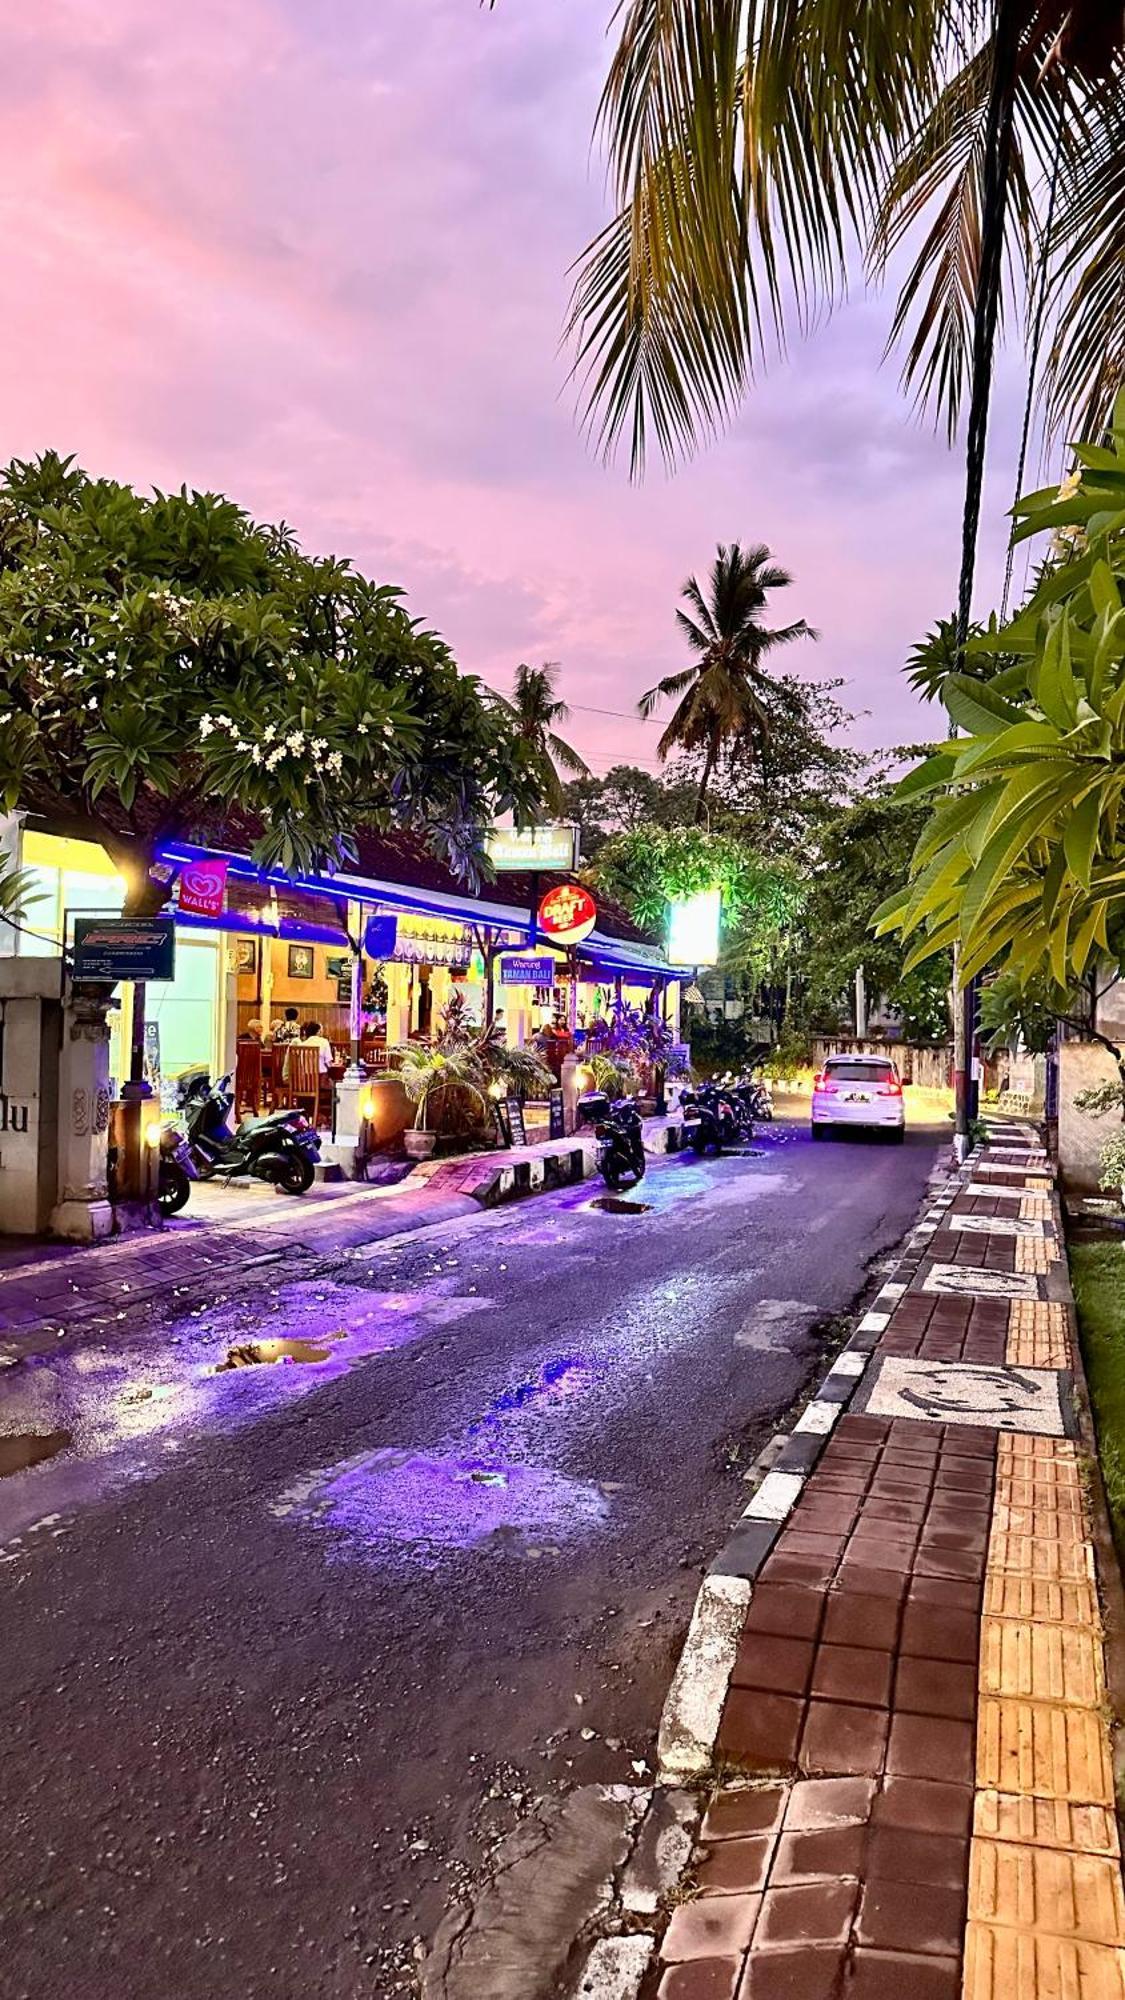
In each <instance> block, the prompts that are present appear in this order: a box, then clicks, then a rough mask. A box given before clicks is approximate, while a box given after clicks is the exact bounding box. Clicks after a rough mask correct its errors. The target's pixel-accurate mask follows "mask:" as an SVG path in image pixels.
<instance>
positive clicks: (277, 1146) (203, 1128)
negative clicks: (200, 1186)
mask: <svg viewBox="0 0 1125 2000" xmlns="http://www.w3.org/2000/svg"><path fill="white" fill-rule="evenodd" d="M230 1081H231V1080H230V1077H229V1076H224V1077H223V1078H222V1079H221V1081H220V1082H219V1083H216V1084H212V1083H211V1082H210V1079H209V1078H208V1077H206V1076H201V1075H197V1076H195V1077H194V1078H192V1079H190V1080H189V1082H188V1089H187V1095H186V1096H185V1098H184V1100H183V1114H184V1120H185V1123H186V1126H187V1138H188V1145H189V1146H190V1148H191V1155H192V1159H193V1160H194V1162H195V1167H196V1171H197V1173H198V1175H199V1178H200V1180H204V1181H207V1180H211V1179H212V1178H213V1177H214V1176H215V1175H217V1174H222V1175H225V1176H226V1178H227V1180H228V1181H229V1180H232V1179H233V1178H234V1176H235V1175H236V1174H238V1175H242V1174H249V1175H250V1177H251V1179H253V1180H259V1181H270V1182H271V1183H272V1184H273V1186H274V1187H278V1188H280V1189H281V1191H282V1193H283V1194H305V1193H306V1192H307V1190H308V1189H309V1188H310V1187H311V1186H312V1184H313V1179H314V1170H315V1166H316V1162H317V1160H318V1159H319V1158H320V1135H319V1133H318V1132H317V1130H316V1127H315V1126H314V1125H312V1124H311V1123H310V1122H309V1120H308V1119H307V1118H306V1116H305V1114H304V1112H303V1111H271V1112H269V1113H267V1115H266V1117H264V1118H244V1119H243V1121H242V1123H241V1125H240V1126H239V1128H238V1130H237V1132H232V1131H231V1128H230V1125H229V1124H228V1122H227V1120H228V1115H229V1113H230V1110H231V1107H232V1105H233V1103H234V1092H233V1090H232V1089H231V1087H230Z"/></svg>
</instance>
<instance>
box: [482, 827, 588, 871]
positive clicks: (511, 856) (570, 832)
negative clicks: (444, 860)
mask: <svg viewBox="0 0 1125 2000" xmlns="http://www.w3.org/2000/svg"><path fill="white" fill-rule="evenodd" d="M485 847H486V849H487V851H488V858H489V860H490V861H491V863H492V866H493V867H494V868H495V870H496V873H497V874H498V875H510V874H517V873H518V874H520V875H535V874H561V875H568V874H569V873H570V871H571V869H573V868H577V866H578V828H577V827H576V826H494V827H493V829H492V832H491V833H490V834H489V835H488V838H487V840H486V842H485Z"/></svg>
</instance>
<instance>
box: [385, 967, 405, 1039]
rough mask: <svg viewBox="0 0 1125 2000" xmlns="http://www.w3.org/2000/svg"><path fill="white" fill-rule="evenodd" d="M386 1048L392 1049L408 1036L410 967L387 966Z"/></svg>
mask: <svg viewBox="0 0 1125 2000" xmlns="http://www.w3.org/2000/svg"><path fill="white" fill-rule="evenodd" d="M383 976H384V978H385V979H386V982H387V1047H388V1048H389V1049H393V1048H395V1047H397V1045H398V1043H399V1042H405V1041H407V1040H408V1039H409V1036H410V967H409V966H408V965H387V966H384V968H383Z"/></svg>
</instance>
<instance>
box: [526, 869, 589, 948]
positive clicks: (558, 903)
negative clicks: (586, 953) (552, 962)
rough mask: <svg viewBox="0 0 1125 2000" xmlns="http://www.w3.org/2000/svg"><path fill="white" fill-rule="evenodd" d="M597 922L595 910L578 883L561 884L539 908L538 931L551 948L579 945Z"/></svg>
mask: <svg viewBox="0 0 1125 2000" xmlns="http://www.w3.org/2000/svg"><path fill="white" fill-rule="evenodd" d="M597 921H598V906H597V904H596V903H595V901H594V899H593V897H592V896H591V894H590V891H589V890H588V889H584V888H583V887H582V884H581V883H580V882H560V884H559V886H558V888H557V889H548V891H547V894H546V895H545V896H544V898H543V900H542V902H541V903H540V905H539V927H540V929H541V930H542V932H543V935H544V937H546V938H549V940H550V942H551V943H552V944H581V942H582V940H583V938H587V937H589V935H590V932H591V931H592V930H593V928H594V925H595V924H596V923H597Z"/></svg>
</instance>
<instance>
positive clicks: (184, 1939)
mask: <svg viewBox="0 0 1125 2000" xmlns="http://www.w3.org/2000/svg"><path fill="white" fill-rule="evenodd" d="M941 1136H942V1135H941V1134H940V1133H939V1132H938V1131H937V1130H931V1131H926V1130H921V1131H913V1132H912V1133H911V1134H910V1136H909V1139H908V1143H907V1145H906V1146H905V1147H904V1148H902V1149H898V1148H885V1147H882V1146H876V1145H869V1144H862V1143H858V1144H857V1143H843V1144H841V1143H837V1144H833V1145H829V1146H817V1147H813V1146H812V1145H810V1143H809V1141H808V1138H807V1136H805V1135H804V1134H803V1133H794V1132H786V1131H784V1130H782V1129H780V1128H775V1130H774V1132H773V1133H772V1134H771V1135H770V1136H769V1137H768V1138H767V1140H766V1142H765V1150H764V1152H763V1153H762V1155H761V1156H760V1157H756V1158H739V1159H724V1160H721V1161H717V1162H706V1163H699V1162H696V1161H694V1160H684V1159H674V1160H671V1161H668V1162H667V1163H662V1164H661V1165H660V1166H659V1168H657V1169H654V1170H653V1171H652V1172H650V1174H649V1176H648V1179H647V1180H646V1182H645V1184H644V1187H643V1189H642V1190H641V1191H640V1196H639V1198H640V1199H643V1200H644V1201H645V1202H647V1203H650V1204H651V1206H650V1207H649V1208H648V1209H647V1210H646V1211H645V1212H644V1213H630V1212H626V1213H607V1212H605V1211H604V1210H601V1209H598V1208H597V1207H593V1206H591V1202H592V1200H593V1199H595V1198H596V1195H597V1189H596V1188H594V1187H592V1186H591V1185H590V1184H586V1185H585V1186H584V1187H582V1188H578V1189H573V1190H568V1191H567V1192H566V1193H565V1194H560V1195H555V1196H548V1197H544V1198H542V1199H539V1200H537V1201H535V1202H533V1203H529V1204H528V1205H527V1207H526V1208H523V1209H521V1210H518V1211H513V1210H510V1209H509V1210H505V1211H501V1212H499V1213H498V1214H496V1215H493V1216H487V1217H480V1218H474V1219H473V1220H472V1221H470V1222H467V1223H463V1224H457V1225H454V1226H453V1227H452V1228H447V1229H444V1230H440V1231H436V1232H427V1233H426V1234H425V1235H421V1236H416V1237H413V1238H411V1239H408V1240H400V1241H399V1242H398V1243H397V1244H394V1245H390V1246H384V1247H380V1248H374V1249H370V1250H367V1251H363V1250H361V1251H359V1252H355V1253H352V1254H350V1255H349V1256H347V1257H345V1258H342V1259H341V1261H340V1264H339V1267H338V1269H337V1270H336V1272H335V1274H334V1276H333V1277H332V1278H330V1279H327V1280H326V1279H323V1278H322V1279H320V1280H318V1281H316V1282H315V1283H310V1282H309V1281H308V1280H307V1279H301V1278H295V1279H294V1280H293V1281H292V1282H291V1283H289V1284H285V1283H284V1282H281V1281H279V1280H278V1279H277V1278H276V1277H274V1278H273V1279H272V1280H271V1286H270V1290H269V1291H268V1293H264V1294H263V1296H262V1297H261V1298H260V1299H258V1300H256V1301H255V1302H254V1303H253V1304H252V1306H250V1307H246V1306H242V1307H239V1306H225V1307H223V1308H221V1309H218V1310H214V1311H213V1310H211V1309H209V1308H208V1306H207V1303H206V1301H198V1302H195V1303H194V1304H193V1305H192V1307H191V1309H190V1310H189V1311H187V1312H183V1311H179V1312H177V1313H175V1314H174V1315H173V1314H172V1313H170V1314H169V1317H168V1319H167V1321H166V1323H165V1325H164V1326H163V1328H162V1329H157V1330H155V1331H154V1330H153V1329H151V1328H146V1332H145V1344H144V1350H143V1360H142V1359H141V1358H140V1356H139V1352H138V1347H137V1345H136V1344H135V1343H134V1345H132V1346H130V1345H129V1344H128V1341H127V1338H126V1335H127V1323H126V1328H125V1330H124V1331H123V1342H124V1345H123V1346H122V1348H121V1350H120V1351H119V1352H118V1351H115V1350H114V1347H113V1345H112V1343H110V1342H108V1341H107V1342H104V1343H101V1344H99V1345H98V1346H97V1347H95V1348H93V1349H91V1350H90V1351H86V1350H83V1349H79V1350H78V1351H77V1353H75V1354H74V1355H72V1356H71V1357H70V1358H68V1359H67V1360H65V1361H58V1360H56V1359H55V1357H48V1358H47V1359H46V1360H45V1361H36V1362H29V1363H23V1364H21V1366H20V1368H19V1370H13V1371H12V1374H11V1378H10V1380H9V1381H8V1382H5V1384H4V1395H5V1399H6V1400H5V1403H4V1405H3V1408H2V1410H0V1428H2V1430H3V1431H5V1432H9V1433H11V1432H12V1431H13V1430H19V1429H21V1428H32V1429H35V1430H37V1431H40V1432H42V1431H44V1430H51V1431H53V1430H58V1431H59V1432H60V1433H65V1434H68V1435H69V1437H70V1439H71V1442H70V1444H69V1445H68V1446H67V1447H66V1448H65V1449H63V1450H61V1451H60V1453H59V1455H58V1456H57V1457H55V1458H54V1459H52V1460H51V1461H49V1462H44V1463H41V1464H39V1465H36V1466H34V1467H33V1468H31V1469H29V1470H25V1471H21V1472H17V1473H15V1474H13V1475H12V1476H10V1477H7V1478H3V1479H0V1557H2V1558H3V1560H2V1561H0V1630H2V1631H3V1634H4V1644H3V1661H4V1674H3V1716H4V1751H3V1756H2V1757H0V1828H2V1833H0V1967H2V1971H0V1990H2V1992H3V1994H4V1996H5V2000H55V1996H57V1995H58V1994H60V1993H65V1994H67V1995H69V1996H71V2000H167V1996H169V1995H172V1996H175V2000H235V1996H238V2000H244V1996H251V2000H257V1996H265V1995H268V1996H269V2000H355V1997H356V1996H358V1995H365V1996H367V1995H371V1996H375V2000H383V1996H385V1995H390V1994H393V1993H395V1992H397V1991H407V1990H410V1989H409V1984H408V1981H409V1968H410V1962H411V1953H412V1949H413V1948H414V1947H415V1945H416V1942H417V1941H418V1940H423V1939H426V1938H428V1937H429V1936H430V1935H431V1933H432V1931H433V1928H434V1926H435V1924H436V1923H437V1921H438V1918H439V1917H440V1915H441V1912H442V1910H443V1908H444V1907H445V1905H446V1903H447V1901H448V1899H449V1897H450V1896H451V1895H453V1894H455V1893H456V1892H457V1891H458V1890H459V1889H461V1888H463V1887H464V1886H465V1885H466V1884H467V1883H469V1884H471V1882H472V1880H473V1879H474V1876H475V1873H476V1871H477V1870H479V1868H480V1867H481V1865H482V1860H483V1858H484V1856H485V1855H486V1854H487V1852H488V1850H489V1848H490V1846H491V1844H492V1843H493V1842H494V1841H495V1840H496V1839H497V1838H498V1837H499V1836H500V1835H502V1834H503V1833H504V1832H505V1831H506V1830H507V1829H508V1828H510V1827H511V1825H512V1824H513V1822H514V1821H516V1820H518V1819H519V1817H520V1816H521V1814H522V1813H523V1812H525V1811H526V1810H527V1808H528V1805H529V1802H531V1801H534V1800H535V1799H536V1798H538V1797H540V1796H542V1795H543V1794H544V1793H545V1792H549V1791H551V1790H552V1789H554V1788H557V1787H561V1786H569V1785H572V1784H575V1783H588V1782H590V1781H592V1780H602V1779H606V1780H616V1781H625V1782H629V1783H633V1784H635V1783H637V1782H638V1781H643V1776H644V1775H645V1772H646V1770H647V1769H650V1768H651V1758H652V1752H653V1745H654V1739H655V1730H656V1724H657V1720H658V1717H659V1710H660V1704H661V1701H662V1699H663V1696H664V1693H665V1691H666V1688H667V1683H668V1679H669V1677H670V1674H671V1671H672V1668H673V1665H674V1662H675V1658H676V1655H677V1651H678V1647H679V1644H680V1642H681V1640H682V1636H683V1632H684V1629H685V1626H686V1621H687V1618H688V1616H689V1615H690V1609H691V1604H692V1601H693V1598H694V1594H695V1590H696V1588H697V1585H698V1578H699V1573H700V1570H701V1568H702V1567H705V1565H706V1562H707V1561H708V1560H709V1558H710V1556H711V1555H712V1554H713V1552H714V1550H715V1549H716V1548H717V1546H718V1545H719V1544H720V1542H721V1541H722V1540H723V1538H724V1537H725V1534H726V1532H727V1530H728V1529H729V1527H730V1525H731V1523H732V1521H733V1518H734V1516H735V1515H736V1514H737V1512H738V1511H739V1509H740V1506H741V1496H742V1491H743V1489H742V1488H741V1486H740V1478H741V1473H742V1471H743V1470H744V1469H745V1467H746V1465H747V1463H748V1461H749V1460H750V1458H751V1457H752V1456H753V1454H754V1452H755V1451H756V1450H757V1448H758V1447H759V1445H760V1443H761V1442H762V1440H763V1439H764V1437H765V1436H766V1435H768V1432H769V1430H770V1428H771V1425H772V1423H773V1422H774V1421H775V1420H776V1418H777V1417H778V1416H779V1415H780V1414H781V1413H783V1412H784V1411H785V1410H786V1409H787V1408H788V1407H789V1405H790V1404H791V1403H792V1401H793V1399H794V1398H795V1397H797V1396H799V1395H800V1394H801V1393H802V1391H803V1390H804V1389H805V1388H806V1387H807V1386H808V1384H809V1382H810V1380H811V1378H812V1377H813V1375H814V1373H815V1371H816V1368H817V1364H818V1362H819V1359H820V1356H821V1354H822V1352H823V1348H824V1345H825V1341H826V1339H827V1338H829V1337H830V1335H831V1332H832V1330H833V1329H832V1328H831V1325H830V1322H831V1319H832V1316H833V1315H839V1314H841V1313H843V1312H845V1311H846V1310H847V1309H848V1307H849V1306H850V1305H851V1304H852V1303H853V1302H854V1301H855V1299H856V1298H857V1296H858V1295H859V1294H860V1292H861V1291H862V1290H863V1288H864V1286H865V1284H866V1283H867V1282H868V1281H869V1277H870V1271H871V1267H872V1266H873V1265H874V1264H875V1263H876V1262H877V1260H878V1259H879V1258H880V1256H881V1255H885V1253H886V1252H888V1251H889V1250H890V1249H891V1248H893V1246H894V1245H895V1244H896V1243H897V1241H898V1240H899V1238H900V1237H901V1235H902V1234H903V1232H904V1231H905V1230H906V1228H907V1227H908V1225H909V1224H910V1222H911V1220H912V1219H913V1216H914V1214H915V1212H916V1210H917V1208H918V1206H919V1203H920V1201H921V1198H922V1194H923V1191H924V1183H925V1179H926V1176H927V1174H928V1172H929V1170H930V1168H931V1166H932V1164H933V1160H934V1156H935V1151H936V1147H937V1145H938V1143H939V1140H940V1138H941ZM172 1303H173V1302H170V1304H172ZM257 1335H265V1336H269V1337H279V1336H282V1337H295V1338H297V1339H299V1340H303V1341H308V1342H310V1343H311V1346H312V1349H313V1351H314V1352H315V1353H318V1354H321V1355H324V1356H325V1357H326V1358H325V1359H322V1360H320V1361H316V1362H314V1363H312V1364H311V1365H305V1364H302V1363H300V1362H293V1363H290V1364H289V1365H286V1366H272V1367H261V1366H247V1367H239V1368H236V1369H233V1370H230V1371H224V1372H221V1373H216V1372H215V1367H216V1363H217V1362H219V1361H221V1360H222V1359H223V1358H224V1356H225V1355H226V1353H227V1351H228V1350H229V1349H230V1348H232V1347H234V1348H238V1347H241V1346H244V1345H245V1343H246V1342H247V1341H249V1340H252V1339H253V1338H254V1337H255V1336H257ZM17 1375H19V1376H20V1377H21V1380H20V1381H19V1382H18V1383H17V1382H16V1380H15V1379H14V1378H15V1377H16V1376H17Z"/></svg>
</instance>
